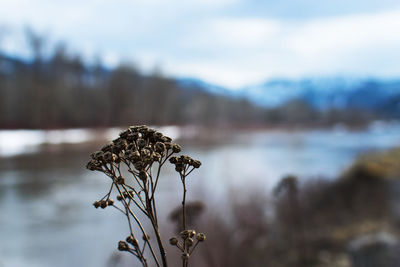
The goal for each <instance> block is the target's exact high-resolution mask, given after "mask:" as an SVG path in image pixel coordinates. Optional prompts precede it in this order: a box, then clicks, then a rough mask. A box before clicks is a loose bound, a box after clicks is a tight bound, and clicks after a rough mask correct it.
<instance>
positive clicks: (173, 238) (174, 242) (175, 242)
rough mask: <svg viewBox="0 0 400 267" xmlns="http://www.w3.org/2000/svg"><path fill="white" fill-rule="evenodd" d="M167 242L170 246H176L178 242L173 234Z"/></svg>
mask: <svg viewBox="0 0 400 267" xmlns="http://www.w3.org/2000/svg"><path fill="white" fill-rule="evenodd" d="M169 243H170V244H171V245H172V246H176V245H177V244H178V238H176V237H175V236H174V237H171V238H170V239H169Z"/></svg>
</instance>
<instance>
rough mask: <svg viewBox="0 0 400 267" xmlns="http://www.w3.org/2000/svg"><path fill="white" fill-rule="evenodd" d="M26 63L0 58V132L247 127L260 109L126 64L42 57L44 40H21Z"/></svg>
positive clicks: (55, 52)
mask: <svg viewBox="0 0 400 267" xmlns="http://www.w3.org/2000/svg"><path fill="white" fill-rule="evenodd" d="M27 39H28V43H29V48H30V52H31V54H32V55H33V59H32V61H31V62H25V61H23V60H19V59H15V58H10V57H7V56H6V55H4V54H1V53H0V127H1V128H65V127H108V126H120V125H130V124H137V123H146V124H157V125H163V124H178V125H181V124H211V125H216V124H218V125H225V124H232V123H234V124H247V123H249V122H250V123H252V122H260V121H261V120H262V117H263V114H262V113H263V110H262V109H260V108H257V107H255V106H253V105H251V104H250V103H249V102H248V101H245V100H242V99H230V98H226V97H222V96H215V95H212V94H210V93H207V92H204V91H203V90H200V89H199V88H182V87H181V86H179V84H178V83H177V81H175V80H174V79H171V78H166V77H163V76H162V75H160V74H157V73H154V74H151V75H143V74H141V73H140V72H139V71H138V70H137V69H136V68H135V67H133V66H131V65H121V66H119V67H117V68H115V69H111V70H109V69H106V68H105V67H104V66H102V64H101V63H100V62H99V63H97V64H93V65H88V64H85V63H84V62H83V60H82V59H81V57H80V56H79V55H76V56H71V55H70V54H68V53H67V49H66V47H65V46H64V45H58V46H56V47H54V48H53V49H52V51H51V53H50V56H49V55H47V56H44V54H45V51H44V43H45V39H44V38H43V37H41V36H38V35H36V34H34V33H32V32H29V33H28V34H27Z"/></svg>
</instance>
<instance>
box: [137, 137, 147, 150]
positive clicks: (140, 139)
mask: <svg viewBox="0 0 400 267" xmlns="http://www.w3.org/2000/svg"><path fill="white" fill-rule="evenodd" d="M136 143H137V146H138V147H139V148H144V147H145V146H146V141H145V140H144V139H143V138H139V139H138V140H137V141H136Z"/></svg>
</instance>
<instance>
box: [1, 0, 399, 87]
mask: <svg viewBox="0 0 400 267" xmlns="http://www.w3.org/2000/svg"><path fill="white" fill-rule="evenodd" d="M26 25H30V26H31V27H32V28H33V29H35V30H36V31H38V32H40V33H44V34H47V35H48V36H49V40H50V41H55V40H64V41H66V42H67V43H68V45H69V46H70V47H71V48H72V50H75V51H77V52H79V53H81V54H82V55H84V57H85V58H87V59H90V58H93V57H94V55H96V54H100V55H102V59H103V61H104V62H105V64H107V65H108V66H115V65H116V64H118V63H119V62H121V61H124V62H126V61H130V62H134V63H135V64H136V65H137V66H139V67H140V68H141V69H142V70H145V71H148V70H151V69H153V68H154V67H155V66H160V67H161V68H162V70H163V72H164V73H165V74H168V75H172V76H176V77H194V78H199V79H203V80H205V81H207V82H212V83H215V84H219V85H223V86H227V87H230V88H237V87H240V86H244V85H248V84H256V83H258V82H262V81H266V80H268V79H271V78H274V77H289V78H299V77H305V76H318V75H323V76H330V75H335V76H337V75H349V76H368V75H373V76H381V77H395V76H400V75H399V74H400V52H399V49H400V1H399V0H376V1H372V0H362V1H361V0H351V1H350V0H326V1H317V0H314V1H311V0H279V1H272V0H193V1H190V0H142V1H139V0H112V1H111V0H58V1H55V0H0V29H3V30H2V31H0V33H1V34H0V37H1V38H0V47H1V48H2V49H3V50H5V51H7V52H9V53H13V54H17V55H22V56H26V55H27V54H26V53H27V52H26V51H27V50H26V46H25V43H24V41H23V39H22V37H21V36H20V35H18V32H21V29H23V27H24V26H26Z"/></svg>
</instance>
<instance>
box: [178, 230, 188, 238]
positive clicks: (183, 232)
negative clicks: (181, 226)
mask: <svg viewBox="0 0 400 267" xmlns="http://www.w3.org/2000/svg"><path fill="white" fill-rule="evenodd" d="M179 235H180V236H181V237H182V239H186V238H188V237H189V231H188V230H183V231H182V232H180V233H179Z"/></svg>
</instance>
